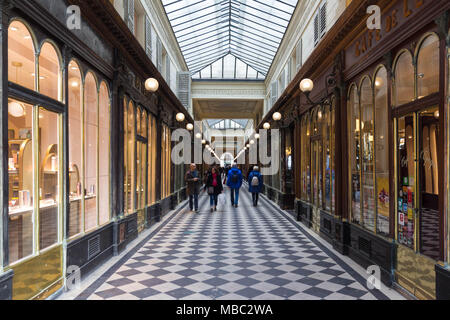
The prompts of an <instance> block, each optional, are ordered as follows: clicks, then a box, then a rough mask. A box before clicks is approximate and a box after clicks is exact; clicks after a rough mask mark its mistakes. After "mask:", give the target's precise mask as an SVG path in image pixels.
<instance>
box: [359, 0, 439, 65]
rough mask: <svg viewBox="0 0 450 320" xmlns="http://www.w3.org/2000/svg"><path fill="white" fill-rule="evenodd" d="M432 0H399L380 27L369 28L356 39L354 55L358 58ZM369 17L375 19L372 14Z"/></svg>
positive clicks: (386, 13)
mask: <svg viewBox="0 0 450 320" xmlns="http://www.w3.org/2000/svg"><path fill="white" fill-rule="evenodd" d="M426 1H430V0H401V1H398V2H397V4H395V5H394V6H393V7H392V8H390V9H389V10H387V11H386V12H385V13H384V15H383V16H382V17H381V24H380V28H379V29H369V28H367V30H366V31H364V33H363V34H362V36H360V37H359V38H358V39H356V40H355V42H354V43H353V45H352V46H351V47H350V49H351V50H352V51H353V56H354V57H356V58H358V57H360V56H362V55H364V53H366V52H367V51H369V50H370V49H371V48H373V47H374V46H375V45H377V44H378V42H379V41H381V40H382V39H383V37H385V36H387V35H388V34H390V33H392V32H394V31H395V30H396V29H397V28H398V27H399V26H400V25H403V24H405V23H406V22H409V20H410V19H411V17H412V16H414V15H413V14H414V13H416V12H417V11H419V10H420V9H421V8H422V7H423V6H424V4H425V2H426ZM369 19H373V17H372V16H370V17H369Z"/></svg>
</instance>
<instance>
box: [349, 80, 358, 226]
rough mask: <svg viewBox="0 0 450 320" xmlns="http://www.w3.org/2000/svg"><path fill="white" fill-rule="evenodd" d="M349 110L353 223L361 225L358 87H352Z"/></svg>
mask: <svg viewBox="0 0 450 320" xmlns="http://www.w3.org/2000/svg"><path fill="white" fill-rule="evenodd" d="M348 110H349V112H350V117H349V119H350V123H349V131H350V132H349V139H350V141H349V145H350V148H349V152H350V153H349V159H350V174H351V177H350V194H351V214H352V215H351V216H352V221H353V222H355V223H360V221H361V209H360V203H361V198H360V168H361V167H360V143H359V138H360V119H361V116H360V112H359V98H358V92H357V90H356V86H352V88H351V90H350V93H349V100H348Z"/></svg>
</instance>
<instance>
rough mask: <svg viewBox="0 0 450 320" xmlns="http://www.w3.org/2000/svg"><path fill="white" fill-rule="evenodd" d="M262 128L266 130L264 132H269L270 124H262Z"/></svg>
mask: <svg viewBox="0 0 450 320" xmlns="http://www.w3.org/2000/svg"><path fill="white" fill-rule="evenodd" d="M263 128H264V129H266V130H269V129H270V123H268V122H266V123H264V124H263Z"/></svg>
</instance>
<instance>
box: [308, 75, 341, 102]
mask: <svg viewBox="0 0 450 320" xmlns="http://www.w3.org/2000/svg"><path fill="white" fill-rule="evenodd" d="M334 86H336V75H335V73H334V72H333V73H331V74H330V75H328V76H327V77H326V78H325V89H326V96H325V97H324V98H322V99H320V100H319V101H316V102H315V101H312V100H311V98H310V94H311V92H312V91H313V89H314V82H313V81H312V80H311V79H308V78H306V79H303V80H302V81H300V85H299V88H300V91H301V92H303V94H304V95H305V96H306V99H307V100H308V104H309V105H312V106H317V105H331V104H330V102H329V101H327V99H328V97H329V95H330V94H329V88H330V87H334Z"/></svg>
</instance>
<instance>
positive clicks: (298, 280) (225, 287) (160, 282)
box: [77, 188, 387, 300]
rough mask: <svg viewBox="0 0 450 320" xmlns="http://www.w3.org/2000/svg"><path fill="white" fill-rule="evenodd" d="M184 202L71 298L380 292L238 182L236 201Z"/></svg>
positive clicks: (331, 296)
mask: <svg viewBox="0 0 450 320" xmlns="http://www.w3.org/2000/svg"><path fill="white" fill-rule="evenodd" d="M226 199H227V204H226V206H225V207H224V208H219V211H217V212H214V213H210V211H209V209H210V208H209V199H208V198H207V196H206V195H202V196H201V197H200V208H201V210H200V212H199V213H191V212H189V211H188V210H189V209H188V208H184V209H183V210H182V211H181V212H180V213H178V215H176V216H175V217H174V218H173V219H172V220H171V221H170V222H168V223H167V224H166V225H165V226H164V227H163V228H162V229H161V230H160V231H159V232H158V233H157V234H156V235H155V236H154V237H153V238H151V239H150V240H149V241H148V242H146V243H145V245H143V246H142V247H141V248H140V249H139V250H137V252H136V253H134V254H133V255H132V256H131V258H129V259H124V261H123V263H122V264H121V265H120V264H119V266H118V267H112V268H111V269H110V270H109V271H107V272H106V273H105V275H104V276H103V277H101V278H103V281H96V282H94V283H93V284H92V285H91V286H90V287H88V288H87V289H86V290H85V291H84V292H82V293H81V294H80V295H79V296H78V297H77V299H94V300H96V299H100V300H101V299H116V300H127V299H131V300H135V299H150V300H164V299H170V300H172V299H187V300H203V299H205V300H211V299H221V300H222V299H223V300H248V299H250V300H261V299H264V300H280V299H290V300H317V299H326V300H344V299H345V300H353V299H368V300H371V299H387V296H385V295H384V294H383V293H381V292H380V291H378V290H375V291H369V290H368V289H367V288H366V287H365V279H363V278H362V277H361V276H360V275H359V274H358V273H356V272H355V271H354V270H353V269H351V267H350V266H348V265H347V264H346V263H344V262H343V261H342V260H340V259H339V258H338V257H337V256H336V255H334V254H333V253H331V252H330V250H329V249H327V248H325V247H324V246H323V245H321V244H319V243H318V242H316V241H313V240H312V239H311V238H310V236H308V235H306V234H305V233H304V232H303V231H302V230H301V229H300V228H298V227H297V226H296V225H294V224H293V223H292V222H291V221H289V220H288V219H287V218H286V217H284V216H283V214H280V213H279V212H276V211H275V209H274V208H273V207H272V206H271V205H269V204H268V202H267V200H260V204H259V207H257V208H254V207H253V206H252V204H251V196H250V195H249V193H248V192H247V190H244V188H243V189H242V190H241V197H240V204H239V207H238V208H232V207H231V205H230V201H229V194H228V192H227V194H226Z"/></svg>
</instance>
